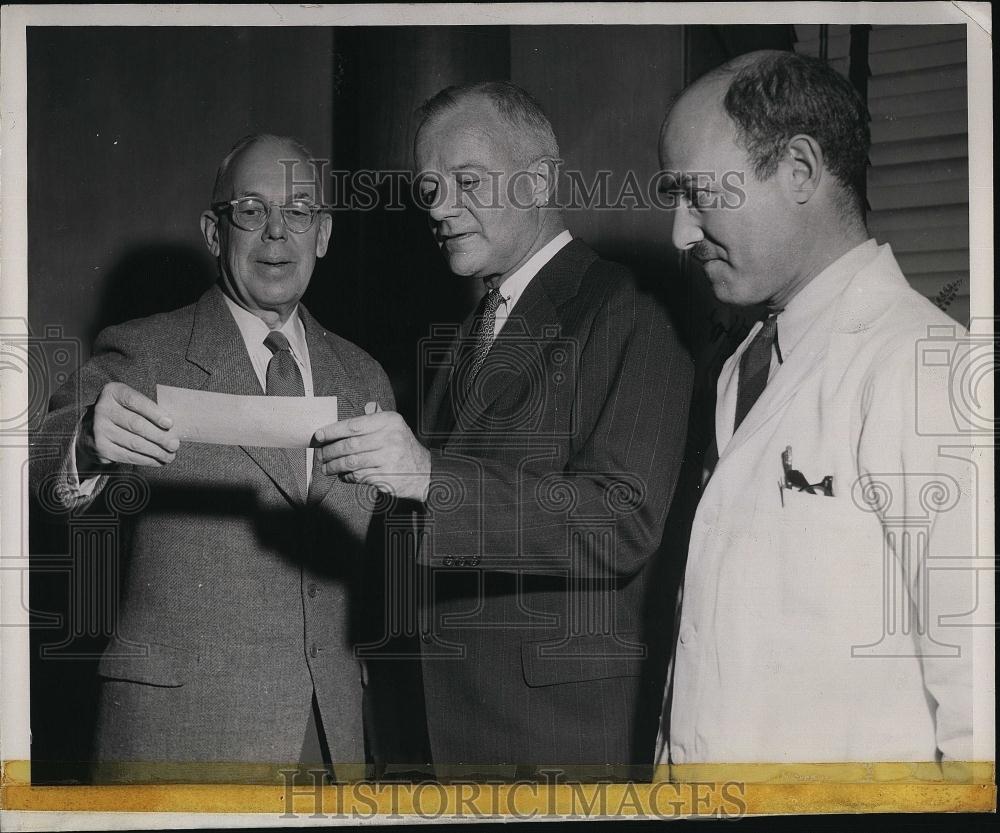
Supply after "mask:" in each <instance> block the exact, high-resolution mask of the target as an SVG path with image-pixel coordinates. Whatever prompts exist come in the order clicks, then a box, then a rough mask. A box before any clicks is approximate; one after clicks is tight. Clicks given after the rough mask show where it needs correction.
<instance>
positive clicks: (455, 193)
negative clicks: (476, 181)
mask: <svg viewBox="0 0 1000 833" xmlns="http://www.w3.org/2000/svg"><path fill="white" fill-rule="evenodd" d="M461 200H462V197H461V191H459V190H458V189H457V188H450V187H449V183H448V178H447V177H442V178H441V179H440V180H439V181H438V186H437V191H435V193H434V201H433V202H432V203H431V205H430V207H429V209H428V213H429V214H430V216H431V220H433V221H434V222H435V223H441V222H444V221H445V220H448V219H450V218H452V217H457V216H458V215H459V213H460V212H461V211H462V202H461Z"/></svg>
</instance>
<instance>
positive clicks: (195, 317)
mask: <svg viewBox="0 0 1000 833" xmlns="http://www.w3.org/2000/svg"><path fill="white" fill-rule="evenodd" d="M308 159H309V156H308V153H307V152H306V151H305V149H304V148H303V147H302V146H301V145H300V144H299V143H297V142H296V141H294V140H291V139H287V138H280V137H274V136H254V137H248V138H247V139H243V140H241V141H240V142H238V143H237V145H236V146H235V147H234V148H233V150H232V151H231V152H230V153H229V155H228V156H227V157H226V159H225V160H223V163H222V165H221V167H220V169H219V174H218V178H217V181H216V185H215V191H214V194H213V201H212V202H213V208H212V210H210V211H206V212H205V214H204V215H203V217H202V231H203V233H204V236H205V240H206V243H207V245H208V247H209V249H210V250H211V252H212V254H213V255H215V256H216V257H217V258H218V262H219V281H218V284H217V285H216V286H213V287H212V288H211V289H209V290H208V291H207V292H206V293H205V294H204V295H203V296H202V297H201V299H200V300H199V301H198V302H197V303H195V304H193V305H191V306H188V307H185V308H183V309H179V310H176V311H173V312H169V313H165V314H161V315H155V316H152V317H150V318H145V319H141V320H137V321H130V322H127V323H125V324H122V325H120V326H116V327H111V328H109V329H107V330H105V331H104V332H103V333H101V334H100V336H99V337H98V339H97V343H96V345H95V350H94V355H93V358H91V359H90V360H89V361H88V362H87V363H86V364H85V365H84V366H83V367H82V368H81V369H80V371H79V374H78V378H77V379H76V380H74V381H72V382H71V383H70V384H69V385H67V386H66V387H65V388H63V389H62V390H60V391H59V392H57V393H56V395H55V396H54V397H53V399H52V402H51V408H50V413H49V415H48V416H47V418H46V420H45V422H44V424H43V425H42V428H41V430H40V431H39V433H38V435H37V436H36V437H35V438H34V448H33V460H32V464H33V471H32V480H33V485H34V486H35V487H36V489H39V490H42V491H45V492H47V493H48V495H49V497H50V498H51V497H52V496H55V499H56V500H57V501H58V502H60V503H61V504H62V505H63V506H65V507H67V508H74V509H77V508H80V507H83V506H85V505H87V504H88V503H89V502H91V501H93V500H94V499H95V497H96V496H97V495H98V494H99V493H100V492H101V491H102V490H105V489H107V488H109V485H108V484H114V483H115V481H116V480H119V481H120V480H122V479H130V480H131V481H132V482H133V483H134V484H135V485H136V487H137V488H138V490H139V492H140V493H141V495H142V498H141V500H142V501H144V505H143V506H142V508H141V510H140V511H138V512H136V513H135V514H133V515H131V516H128V517H124V518H123V526H122V529H121V545H120V556H121V557H120V570H119V575H118V583H119V587H120V601H119V610H120V615H119V619H118V622H117V627H116V633H115V636H114V638H113V639H112V640H111V642H110V644H109V645H108V647H107V649H106V652H105V654H104V656H103V658H102V660H101V662H100V666H99V673H100V675H101V677H102V687H101V698H100V712H99V720H98V725H97V731H96V735H95V744H94V759H95V762H96V764H97V765H98V766H97V769H96V772H95V779H96V780H131V781H136V780H140V781H145V780H153V781H155V780H160V779H169V780H173V779H182V780H186V781H192V780H194V781H210V780H222V781H229V782H234V781H259V780H261V781H271V782H273V781H274V779H275V777H276V773H275V769H276V768H277V767H278V766H282V765H287V764H293V765H294V764H296V763H297V762H299V761H300V760H303V761H307V762H309V763H322V761H323V760H326V761H330V760H332V763H333V766H334V774H335V776H336V777H338V778H345V777H357V776H358V775H359V774H360V773H361V770H360V769H358V768H357V766H351V765H360V764H362V763H363V761H364V736H363V730H362V719H361V712H362V707H361V702H362V675H363V669H362V668H361V666H360V665H359V663H358V660H357V659H356V658H355V655H354V650H353V642H354V641H355V640H356V638H357V636H356V633H355V632H354V629H355V627H356V621H357V614H358V606H359V599H358V575H359V568H360V564H361V551H362V545H363V543H364V540H365V538H366V534H367V530H368V526H369V520H370V515H371V502H370V501H369V500H368V498H369V497H370V496H369V495H368V494H367V493H366V491H365V489H366V487H363V486H358V485H352V484H345V483H343V482H341V481H339V480H338V479H337V478H336V477H331V476H327V475H325V474H324V473H323V472H322V471H320V470H319V469H318V468H317V469H312V468H311V463H312V456H313V455H312V452H311V450H310V451H309V452H308V453H307V452H306V451H303V450H301V449H297V450H286V449H273V448H256V447H239V446H229V445H208V444H202V443H193V442H191V443H181V442H180V441H179V440H178V438H177V437H176V436H174V434H173V433H172V432H171V430H170V429H171V425H172V420H171V418H170V414H168V413H165V412H164V411H163V410H162V409H161V408H159V407H158V406H157V404H156V403H155V402H154V401H153V397H154V396H155V386H156V385H157V384H164V385H173V386H178V387H184V388H195V389H200V390H203V391H214V392H222V393H231V394H253V395H263V394H264V393H265V390H266V388H267V386H268V385H269V384H270V383H269V382H268V381H267V380H268V378H269V372H268V369H267V368H268V364H269V359H270V358H271V349H272V348H269V347H267V346H265V345H264V343H263V342H264V339H265V338H267V337H269V334H270V333H273V332H276V331H277V332H280V333H281V334H282V335H283V336H285V344H286V345H287V348H288V350H289V352H290V353H291V357H292V358H293V359H294V361H295V367H296V368H297V371H298V374H299V376H301V380H302V386H303V388H304V393H305V394H306V395H315V396H329V395H336V396H337V397H338V411H339V415H340V417H341V418H344V417H350V416H354V415H358V414H362V413H364V411H365V406H366V404H367V403H371V402H375V403H377V404H378V405H379V407H381V408H382V409H384V410H391V409H392V408H393V406H394V403H393V396H392V391H391V389H390V386H389V383H388V379H387V378H386V375H385V373H384V372H383V370H382V368H381V367H380V366H379V365H378V363H377V362H376V361H375V360H374V359H372V358H371V357H370V356H368V355H367V354H366V353H364V352H363V351H362V350H360V349H359V348H358V347H356V346H355V345H353V344H350V343H349V342H347V341H345V340H344V339H342V338H339V337H338V336H336V335H334V334H333V333H330V332H328V331H326V330H325V329H324V328H323V327H322V326H321V325H320V324H319V323H318V322H317V321H316V320H315V319H314V318H313V317H312V316H311V315H310V314H309V313H308V312H307V311H306V310H305V308H304V307H303V306H302V305H301V304H299V299H300V298H301V297H302V294H303V293H304V292H305V290H306V287H307V286H308V284H309V280H310V278H311V276H312V271H313V267H314V264H315V261H316V258H317V257H322V256H323V255H324V254H325V252H326V248H327V244H328V241H329V237H330V231H331V219H330V217H329V215H328V214H327V213H325V212H323V211H320V210H318V207H319V206H321V205H322V191H321V183H320V182H319V180H318V177H317V179H316V182H315V185H312V184H309V183H308V182H307V183H306V184H305V185H303V184H302V183H301V182H299V181H298V180H301V179H302V178H303V177H302V167H301V166H304V165H308V164H309V163H308V162H307V160H308ZM281 160H284V162H285V163H286V165H287V163H288V161H289V160H295V161H296V165H295V167H296V171H297V173H296V181H295V182H294V183H292V184H294V186H295V190H294V193H292V192H290V191H289V187H288V183H287V182H286V175H285V174H286V167H285V165H282V164H281ZM310 170H311V171H312V172H313V173H315V169H314V168H310ZM249 198H254V199H256V200H257V202H249V203H248V202H245V200H246V199H249ZM241 200H243V201H241ZM248 226H249V227H252V226H258V227H257V228H256V230H253V231H251V230H248V228H247V227H248ZM275 355H276V356H277V354H275ZM77 392H79V394H80V395H79V397H77ZM369 407H370V406H369ZM50 503H51V501H50Z"/></svg>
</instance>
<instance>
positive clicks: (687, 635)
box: [680, 625, 697, 645]
mask: <svg viewBox="0 0 1000 833" xmlns="http://www.w3.org/2000/svg"><path fill="white" fill-rule="evenodd" d="M696 633H697V632H696V631H695V629H694V625H682V626H681V632H680V640H681V645H687V644H688V643H689V642H694V638H695V635H696Z"/></svg>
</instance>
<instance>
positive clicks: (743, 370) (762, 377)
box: [733, 313, 778, 433]
mask: <svg viewBox="0 0 1000 833" xmlns="http://www.w3.org/2000/svg"><path fill="white" fill-rule="evenodd" d="M777 335H778V315H777V313H774V314H772V315H769V316H768V317H767V320H766V321H765V322H764V326H763V327H761V328H760V330H759V331H758V333H757V335H755V336H754V337H753V341H751V342H750V346H749V347H747V349H746V350H744V351H743V355H742V356H740V379H739V387H738V388H737V391H736V421H735V423H734V425H733V433H736V430H737V429H738V428H739V427H740V423H741V422H743V419H744V418H745V417H746V415H747V414H748V413H750V409H751V408H752V407H753V406H754V403H755V402H756V401H757V400H758V399H759V398H760V395H761V394H762V393H763V392H764V388H765V387H766V386H767V376H768V373H769V372H770V369H771V349H772V347H773V346H774V340H775V338H776V337H777Z"/></svg>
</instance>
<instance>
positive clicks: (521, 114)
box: [417, 81, 559, 159]
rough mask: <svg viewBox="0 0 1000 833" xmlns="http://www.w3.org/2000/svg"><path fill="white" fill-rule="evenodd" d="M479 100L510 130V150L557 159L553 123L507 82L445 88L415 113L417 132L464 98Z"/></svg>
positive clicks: (486, 82)
mask: <svg viewBox="0 0 1000 833" xmlns="http://www.w3.org/2000/svg"><path fill="white" fill-rule="evenodd" d="M473 96H482V97H484V98H486V99H488V100H489V101H490V103H491V104H492V105H493V108H494V109H495V110H496V112H497V115H499V116H500V118H501V120H502V121H503V122H505V123H506V124H507V125H508V126H509V127H510V139H511V142H510V144H511V147H512V148H514V149H515V150H516V151H518V152H519V153H522V154H525V155H530V156H535V157H541V156H550V157H552V158H553V159H558V158H559V143H558V142H557V141H556V134H555V133H554V132H553V130H552V123H551V122H550V121H549V119H548V116H546V115H545V112H544V111H543V110H542V108H541V105H540V104H539V103H538V102H537V101H535V99H534V98H532V96H531V95H530V94H529V93H528V92H527V90H524V89H522V88H521V87H519V86H517V84H512V83H511V82H510V81H477V82H474V83H472V84H460V85H455V86H451V87H445V88H444V89H443V90H441V91H440V92H438V93H436V94H435V95H433V96H431V97H430V98H429V99H427V101H425V102H424V103H423V104H422V105H421V106H420V107H419V108H418V110H417V118H418V126H417V132H418V133H419V132H420V129H421V128H423V126H424V125H425V124H427V123H428V122H430V121H432V120H433V119H435V118H437V117H438V116H439V115H441V114H442V113H444V112H445V111H447V110H454V109H455V108H457V107H458V106H459V104H461V103H462V101H464V100H465V99H467V98H471V97H473Z"/></svg>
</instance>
